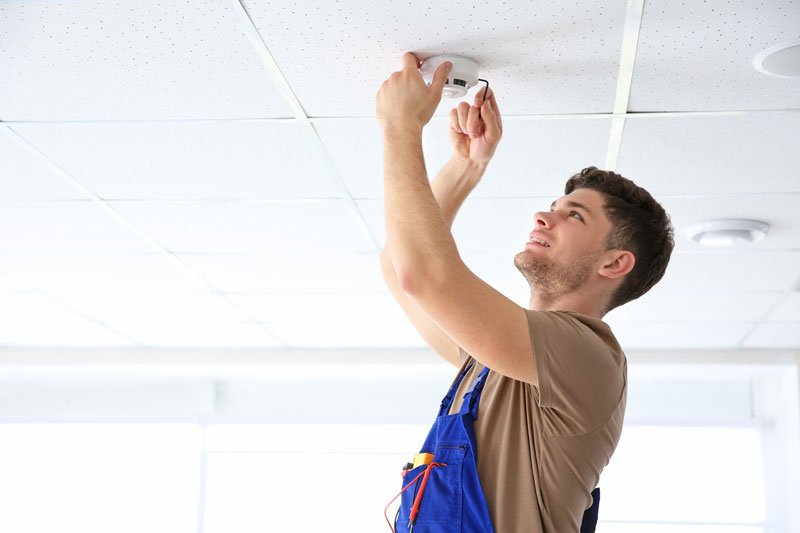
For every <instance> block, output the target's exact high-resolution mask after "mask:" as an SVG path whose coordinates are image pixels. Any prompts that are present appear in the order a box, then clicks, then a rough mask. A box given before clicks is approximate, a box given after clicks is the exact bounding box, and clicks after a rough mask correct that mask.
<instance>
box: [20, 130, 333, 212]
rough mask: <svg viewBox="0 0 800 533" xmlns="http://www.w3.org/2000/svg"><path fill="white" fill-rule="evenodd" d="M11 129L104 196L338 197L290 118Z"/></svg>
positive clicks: (307, 140)
mask: <svg viewBox="0 0 800 533" xmlns="http://www.w3.org/2000/svg"><path fill="white" fill-rule="evenodd" d="M16 129H17V130H18V131H19V132H20V133H21V135H22V136H24V137H25V138H26V139H28V140H29V141H30V142H31V143H33V144H34V145H36V146H37V147H38V148H39V149H40V150H41V151H42V152H43V153H45V154H46V155H47V156H48V157H49V158H51V159H52V160H53V161H55V162H56V163H58V164H59V165H60V166H61V167H62V168H64V169H65V170H66V171H67V172H69V173H70V174H71V175H72V176H73V177H75V178H76V179H78V180H79V181H80V182H82V183H83V184H85V185H86V186H87V187H89V188H90V189H91V190H92V191H94V192H95V193H96V194H97V195H99V196H100V197H101V198H104V199H111V200H117V199H126V200H128V199H131V200H132V199H136V200H151V199H156V200H160V199H179V200H197V199H251V200H255V199H268V200H279V199H280V200H282V199H297V198H338V197H339V196H340V193H339V191H338V189H337V188H336V184H335V181H334V177H333V176H332V175H331V172H330V170H329V167H328V166H326V163H325V162H324V161H323V160H322V157H321V156H320V155H319V151H318V150H315V149H313V144H312V143H313V142H315V141H314V140H313V139H312V138H311V135H310V134H309V132H308V130H307V128H306V127H304V126H303V125H301V124H298V123H297V122H218V123H214V124H209V123H198V124H80V125H74V126H72V125H53V126H45V125H36V126H19V127H16Z"/></svg>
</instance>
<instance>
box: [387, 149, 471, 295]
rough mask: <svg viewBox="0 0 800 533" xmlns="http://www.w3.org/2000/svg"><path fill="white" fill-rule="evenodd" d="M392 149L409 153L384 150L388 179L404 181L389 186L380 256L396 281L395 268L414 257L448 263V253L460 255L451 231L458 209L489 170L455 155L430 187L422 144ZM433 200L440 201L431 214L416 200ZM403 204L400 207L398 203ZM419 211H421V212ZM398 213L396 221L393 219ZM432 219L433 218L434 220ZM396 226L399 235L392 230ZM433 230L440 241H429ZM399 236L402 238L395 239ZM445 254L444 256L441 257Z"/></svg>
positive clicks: (388, 276)
mask: <svg viewBox="0 0 800 533" xmlns="http://www.w3.org/2000/svg"><path fill="white" fill-rule="evenodd" d="M409 144H411V148H408V145H409ZM393 148H395V149H397V148H404V149H405V150H406V151H405V153H404V152H403V151H401V150H393V151H390V150H388V146H387V150H386V151H385V168H386V173H387V175H386V179H387V180H400V181H399V182H397V181H395V182H390V181H387V183H386V194H387V198H386V202H387V205H386V207H387V218H386V221H387V240H386V246H385V247H384V249H383V252H382V253H381V267H382V271H383V274H384V278H385V279H386V281H387V283H397V280H396V275H397V274H396V272H395V266H396V265H398V264H399V265H401V266H402V265H403V264H404V263H403V261H411V260H413V259H409V257H417V258H418V259H417V261H420V263H418V264H421V262H422V261H424V260H425V259H430V258H431V257H434V258H437V259H445V258H446V256H447V253H452V254H456V253H457V251H456V249H455V242H454V241H452V235H451V234H450V228H451V227H452V224H453V220H454V219H455V216H456V213H457V212H458V210H459V208H460V207H461V205H462V204H463V202H464V200H465V199H466V198H467V196H468V195H469V194H470V192H472V190H473V189H474V188H475V186H476V185H477V184H478V183H479V182H480V179H481V177H482V175H483V173H484V171H485V169H486V167H485V165H476V164H475V163H472V162H470V161H469V160H463V159H456V158H455V157H454V158H453V159H451V160H450V161H448V163H447V164H446V165H445V166H444V167H443V168H442V169H441V171H440V172H439V174H438V175H437V176H436V178H435V179H434V180H433V182H432V183H431V184H428V182H427V178H425V175H426V174H425V168H424V161H423V159H422V152H421V150H422V147H421V144H416V143H401V145H400V146H397V145H395V146H394V147H393ZM398 159H399V160H398ZM405 173H407V174H405ZM420 176H422V178H424V181H423V180H422V179H420ZM408 185H410V186H411V187H410V190H403V189H401V190H396V189H398V188H399V187H402V186H408ZM426 189H427V190H426ZM431 196H432V201H433V202H434V203H435V209H432V208H431V207H432V206H431V204H428V205H427V212H426V205H425V203H422V205H421V206H420V205H417V204H418V203H419V202H415V201H414V199H415V198H416V199H419V198H420V197H422V199H423V200H426V199H431ZM398 202H401V203H399V204H398ZM403 207H405V208H408V207H412V209H402V208H403ZM393 208H395V209H393ZM417 211H422V212H421V213H417ZM393 214H394V215H395V218H392V217H393ZM398 217H399V219H400V221H401V222H407V224H403V225H402V226H401V227H397V218H398ZM431 217H432V218H434V220H430V218H431ZM393 223H394V224H395V227H394V229H395V230H397V231H396V232H393V231H392V229H393V228H392V225H393ZM432 226H433V228H434V231H433V233H434V235H436V231H435V228H436V227H437V226H438V228H439V234H440V235H439V241H437V240H436V239H434V240H426V239H425V238H424V237H425V236H429V235H430V233H429V231H430V228H431V227H432ZM442 228H444V229H446V234H447V236H446V239H449V241H450V242H444V243H441V241H442V240H443V239H441V234H442V233H445V231H444V230H443V229H442ZM398 233H399V238H398V237H396V235H397V234H398ZM408 246H414V247H416V248H412V250H410V253H409V250H408V248H407V247H408ZM426 246H427V248H426ZM400 247H406V248H404V249H400V250H399V252H398V251H397V250H398V248H400ZM431 247H432V248H431ZM415 250H416V255H415ZM425 250H427V252H426V251H425ZM443 250H444V253H442V251H443ZM404 253H405V255H404ZM421 256H425V257H421ZM420 257H421V258H420ZM398 259H399V261H398ZM405 264H406V265H407V264H408V263H405Z"/></svg>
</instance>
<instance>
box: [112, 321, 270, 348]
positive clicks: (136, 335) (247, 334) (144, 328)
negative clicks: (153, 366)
mask: <svg viewBox="0 0 800 533" xmlns="http://www.w3.org/2000/svg"><path fill="white" fill-rule="evenodd" d="M109 326H111V327H113V328H114V330H116V331H119V332H120V333H122V334H124V335H126V336H128V337H130V338H132V339H135V340H136V342H138V343H140V344H143V345H144V346H148V347H156V348H274V347H282V346H285V344H284V343H282V342H281V341H280V340H279V339H277V338H276V337H275V336H273V335H272V334H270V333H269V332H268V331H266V330H265V329H264V328H262V327H261V326H260V325H259V324H253V323H247V322H236V323H228V322H213V323H198V322H195V321H189V320H180V319H176V320H173V321H171V322H170V323H169V327H164V322H163V321H160V320H158V321H157V320H151V321H141V322H114V323H110V324H109Z"/></svg>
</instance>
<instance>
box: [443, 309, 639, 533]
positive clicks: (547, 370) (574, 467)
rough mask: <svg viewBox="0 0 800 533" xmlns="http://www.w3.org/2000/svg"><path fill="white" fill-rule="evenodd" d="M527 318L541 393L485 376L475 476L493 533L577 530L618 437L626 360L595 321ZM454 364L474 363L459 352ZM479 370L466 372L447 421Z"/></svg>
mask: <svg viewBox="0 0 800 533" xmlns="http://www.w3.org/2000/svg"><path fill="white" fill-rule="evenodd" d="M527 314H528V328H529V330H530V336H531V343H532V345H533V350H534V354H535V359H536V368H537V372H538V376H539V387H538V388H537V387H535V386H533V385H532V384H530V383H525V382H522V381H517V380H514V379H511V378H509V377H506V376H503V375H500V374H498V373H496V372H491V371H490V372H489V376H488V377H487V379H486V384H485V386H484V390H483V394H482V396H481V400H480V405H479V407H478V418H477V420H476V421H475V439H476V444H477V447H478V476H479V478H480V481H481V486H482V487H483V492H484V494H485V496H486V501H487V504H488V506H489V514H490V516H491V517H492V523H493V525H494V530H495V531H496V532H497V533H516V532H520V533H522V532H525V533H535V532H548V533H550V532H559V533H571V532H577V531H579V529H580V523H581V519H582V518H583V512H584V510H585V509H587V508H588V507H589V506H590V505H591V503H592V497H591V491H592V490H593V489H594V487H595V486H597V484H598V481H599V479H600V472H601V471H602V470H603V468H604V467H605V466H606V465H607V464H608V461H609V459H610V458H611V454H612V453H613V452H614V449H615V448H616V446H617V442H618V441H619V436H620V433H621V431H622V419H623V416H624V414H625V401H626V396H627V360H626V359H625V354H624V353H623V352H622V349H621V348H620V346H619V344H618V343H617V341H616V339H615V338H614V334H613V333H612V332H611V329H610V328H609V327H608V325H607V324H606V323H605V322H603V321H602V320H599V319H596V318H591V317H588V316H585V315H580V314H578V313H573V312H571V311H532V310H528V311H527ZM461 359H462V367H461V369H462V370H463V369H464V367H465V366H466V365H467V364H469V363H470V362H471V361H474V359H473V358H472V357H471V356H470V355H469V354H467V352H465V351H464V350H463V349H461ZM483 368H484V367H483V365H481V364H480V363H478V362H476V363H475V365H474V366H473V368H471V369H470V371H469V372H468V373H467V375H466V376H465V378H464V380H463V381H462V383H461V385H460V386H459V389H458V393H457V395H456V398H455V399H454V401H453V406H452V407H451V409H450V414H454V413H457V412H458V410H459V409H460V408H461V402H462V400H463V398H464V394H466V392H467V390H468V389H469V387H470V385H472V382H473V381H474V380H475V378H476V377H478V374H479V373H480V371H481V370H483Z"/></svg>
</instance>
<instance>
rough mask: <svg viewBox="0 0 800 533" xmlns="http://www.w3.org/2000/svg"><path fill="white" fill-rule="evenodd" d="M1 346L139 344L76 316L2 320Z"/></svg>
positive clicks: (53, 346) (0, 328)
mask: <svg viewBox="0 0 800 533" xmlns="http://www.w3.org/2000/svg"><path fill="white" fill-rule="evenodd" d="M0 345H3V346H5V347H7V348H25V347H41V346H47V347H52V348H70V347H134V346H136V343H135V342H133V341H132V340H130V339H127V338H125V337H124V336H122V335H118V334H117V333H115V332H114V331H112V330H111V329H109V328H107V327H104V326H102V325H100V324H97V323H95V322H91V321H89V320H84V319H82V318H80V317H78V316H73V317H70V318H64V319H59V320H52V319H45V320H37V321H27V322H23V321H16V320H15V321H7V320H2V321H0Z"/></svg>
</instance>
